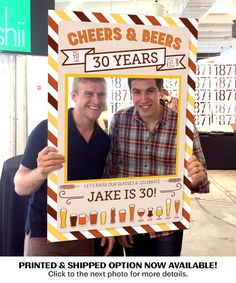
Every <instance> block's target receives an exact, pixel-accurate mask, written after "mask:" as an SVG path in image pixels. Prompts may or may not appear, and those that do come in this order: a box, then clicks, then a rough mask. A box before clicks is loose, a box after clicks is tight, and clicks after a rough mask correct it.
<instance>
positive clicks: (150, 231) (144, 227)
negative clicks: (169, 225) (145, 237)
mask: <svg viewBox="0 0 236 283" xmlns="http://www.w3.org/2000/svg"><path fill="white" fill-rule="evenodd" d="M141 226H142V228H143V229H144V230H145V231H146V232H148V233H153V232H155V230H154V229H152V227H151V226H149V225H141Z"/></svg>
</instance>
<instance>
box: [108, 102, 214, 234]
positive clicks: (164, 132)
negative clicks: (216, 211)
mask: <svg viewBox="0 0 236 283" xmlns="http://www.w3.org/2000/svg"><path fill="white" fill-rule="evenodd" d="M163 107H164V108H163V115H162V118H161V120H160V121H159V122H158V123H157V124H156V127H155V128H154V130H153V131H152V132H151V133H150V132H149V131H148V129H147V127H146V125H145V123H144V122H143V121H142V120H141V118H140V116H139V114H138V112H137V111H136V110H135V108H134V107H130V108H127V109H123V110H120V111H118V112H117V113H115V114H114V116H113V119H112V121H111V125H110V132H109V135H110V137H111V148H110V152H109V154H108V159H107V164H106V168H105V172H104V177H110V178H124V177H138V176H158V175H173V174H175V172H176V135H177V119H178V116H177V113H176V112H174V111H172V110H170V109H168V108H167V107H166V106H163ZM193 154H194V155H196V157H197V159H198V160H199V161H200V162H201V163H202V165H203V167H204V168H205V165H206V162H205V158H204V155H203V153H202V148H201V144H200V140H199V136H198V134H197V132H195V134H194V142H193ZM197 192H199V193H207V192H209V182H208V180H207V178H206V179H205V180H204V181H203V182H202V184H200V186H199V187H198V188H197ZM171 233H173V232H170V231H167V232H158V233H152V234H151V237H161V236H166V235H170V234H171Z"/></svg>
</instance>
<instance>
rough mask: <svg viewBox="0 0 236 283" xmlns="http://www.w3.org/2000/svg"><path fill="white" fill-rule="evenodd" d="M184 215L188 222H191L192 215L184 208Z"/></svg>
mask: <svg viewBox="0 0 236 283" xmlns="http://www.w3.org/2000/svg"><path fill="white" fill-rule="evenodd" d="M182 215H183V217H184V218H185V219H186V220H187V221H188V222H190V214H189V213H188V212H187V211H186V210H185V209H184V208H183V209H182Z"/></svg>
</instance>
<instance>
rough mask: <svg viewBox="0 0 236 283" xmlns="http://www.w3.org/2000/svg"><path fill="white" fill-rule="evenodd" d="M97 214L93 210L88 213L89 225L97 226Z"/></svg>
mask: <svg viewBox="0 0 236 283" xmlns="http://www.w3.org/2000/svg"><path fill="white" fill-rule="evenodd" d="M97 218H98V212H97V211H95V210H93V211H91V212H90V213H89V220H90V224H91V225H96V224H97Z"/></svg>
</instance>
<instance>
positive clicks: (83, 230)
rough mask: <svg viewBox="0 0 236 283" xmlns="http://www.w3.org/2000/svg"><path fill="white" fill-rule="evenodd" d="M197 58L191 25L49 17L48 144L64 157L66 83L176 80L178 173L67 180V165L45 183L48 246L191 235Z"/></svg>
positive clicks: (96, 16)
mask: <svg viewBox="0 0 236 283" xmlns="http://www.w3.org/2000/svg"><path fill="white" fill-rule="evenodd" d="M196 53H197V20H195V19H185V18H170V17H155V16H144V15H140V16H138V15H120V14H105V13H91V12H87V13H85V12H65V11H49V52H48V66H49V71H48V85H49V87H48V101H49V112H48V143H49V145H51V146H55V147H57V148H58V150H59V152H61V153H64V154H65V155H66V154H67V109H68V93H69V90H68V78H70V77H74V76H78V77H105V78H108V77H114V78H128V77H138V78H164V79H165V78H174V79H178V81H179V84H178V85H179V86H178V129H177V143H176V174H175V175H168V176H167V175H165V176H148V177H135V178H116V179H99V180H76V181H68V180H67V176H66V171H67V168H66V166H67V164H65V167H64V168H63V169H61V170H58V171H57V172H53V173H51V174H50V175H49V178H48V240H49V241H50V242H55V241H66V240H76V239H84V238H95V237H109V236H118V235H128V234H136V233H147V232H160V231H169V230H179V229H187V228H189V222H190V194H191V190H190V186H191V180H190V179H189V177H188V175H187V170H186V165H187V160H188V158H189V157H190V156H191V154H192V143H193V131H194V125H193V122H194V92H195V81H196ZM144 54H145V55H144ZM118 58H120V59H118ZM111 191H112V192H111ZM95 199H96V201H95ZM161 207H162V209H161ZM149 208H152V209H149ZM142 209H144V215H143V211H142ZM161 211H162V212H161ZM71 221H72V222H73V223H74V224H73V225H71Z"/></svg>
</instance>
